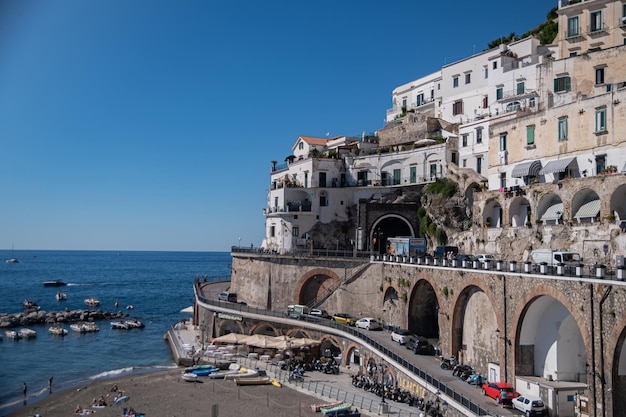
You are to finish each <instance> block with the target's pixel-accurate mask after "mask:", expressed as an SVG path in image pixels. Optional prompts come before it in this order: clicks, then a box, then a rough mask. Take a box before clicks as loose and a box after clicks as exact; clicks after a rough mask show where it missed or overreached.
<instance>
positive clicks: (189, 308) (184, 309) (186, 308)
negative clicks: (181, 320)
mask: <svg viewBox="0 0 626 417" xmlns="http://www.w3.org/2000/svg"><path fill="white" fill-rule="evenodd" d="M180 312H181V313H189V314H193V306H189V307H185V308H183V309H182V310H180Z"/></svg>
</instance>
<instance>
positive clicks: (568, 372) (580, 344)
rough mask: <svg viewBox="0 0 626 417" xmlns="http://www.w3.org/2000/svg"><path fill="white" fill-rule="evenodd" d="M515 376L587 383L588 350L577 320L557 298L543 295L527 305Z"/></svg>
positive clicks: (521, 329) (523, 316) (520, 331)
mask: <svg viewBox="0 0 626 417" xmlns="http://www.w3.org/2000/svg"><path fill="white" fill-rule="evenodd" d="M515 356H516V360H515V373H516V375H527V376H538V377H543V378H546V379H552V380H555V381H571V382H582V383H586V382H587V369H586V363H587V351H586V348H585V343H584V340H583V337H582V334H581V332H580V329H579V328H578V324H577V323H576V320H575V319H574V317H573V316H572V314H571V313H570V311H569V310H568V309H567V307H565V306H564V305H563V304H561V302H559V301H558V300H557V299H555V298H553V297H550V296H547V295H542V296H539V297H537V298H535V299H534V300H532V302H531V303H530V304H529V305H528V306H526V309H525V312H524V314H523V315H522V318H521V323H520V324H519V326H518V335H517V346H516V355H515Z"/></svg>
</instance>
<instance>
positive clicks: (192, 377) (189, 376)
mask: <svg viewBox="0 0 626 417" xmlns="http://www.w3.org/2000/svg"><path fill="white" fill-rule="evenodd" d="M181 378H183V380H185V381H187V382H196V381H197V380H198V375H196V374H193V373H191V372H183V373H182V375H181Z"/></svg>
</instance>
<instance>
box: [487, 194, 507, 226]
mask: <svg viewBox="0 0 626 417" xmlns="http://www.w3.org/2000/svg"><path fill="white" fill-rule="evenodd" d="M482 220H483V225H485V226H486V227H502V226H503V224H502V222H503V220H504V213H503V210H502V206H501V205H500V201H498V200H497V199H495V198H492V199H489V200H487V201H486V202H485V206H484V207H483V218H482Z"/></svg>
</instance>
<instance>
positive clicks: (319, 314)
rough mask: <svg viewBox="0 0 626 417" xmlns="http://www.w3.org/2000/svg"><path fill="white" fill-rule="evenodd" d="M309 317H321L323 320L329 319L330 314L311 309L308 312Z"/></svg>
mask: <svg viewBox="0 0 626 417" xmlns="http://www.w3.org/2000/svg"><path fill="white" fill-rule="evenodd" d="M309 315H310V316H317V317H321V318H323V319H329V318H330V317H331V316H330V314H328V312H327V311H326V310H321V309H319V308H312V309H311V310H310V311H309Z"/></svg>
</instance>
